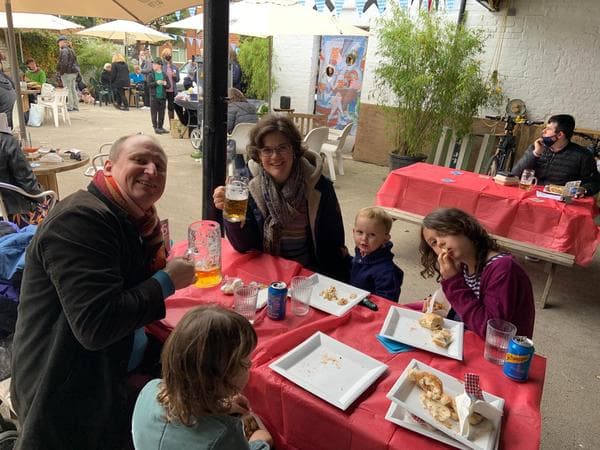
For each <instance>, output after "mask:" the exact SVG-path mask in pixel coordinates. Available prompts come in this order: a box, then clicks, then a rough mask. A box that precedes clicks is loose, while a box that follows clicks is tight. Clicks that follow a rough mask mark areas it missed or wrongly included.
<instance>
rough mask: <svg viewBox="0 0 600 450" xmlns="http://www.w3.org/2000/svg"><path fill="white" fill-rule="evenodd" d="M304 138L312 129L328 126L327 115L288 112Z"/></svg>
mask: <svg viewBox="0 0 600 450" xmlns="http://www.w3.org/2000/svg"><path fill="white" fill-rule="evenodd" d="M288 116H289V117H290V118H291V119H292V120H293V121H294V124H295V125H296V127H297V128H298V130H299V131H300V134H301V135H302V137H303V138H304V137H305V136H306V135H307V134H308V132H309V131H310V130H312V129H313V128H318V127H326V126H327V116H325V115H323V114H304V113H288Z"/></svg>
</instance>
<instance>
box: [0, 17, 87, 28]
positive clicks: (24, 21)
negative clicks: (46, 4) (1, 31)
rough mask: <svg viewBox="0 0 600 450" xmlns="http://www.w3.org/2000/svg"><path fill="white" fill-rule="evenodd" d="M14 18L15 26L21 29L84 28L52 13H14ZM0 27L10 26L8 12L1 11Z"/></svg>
mask: <svg viewBox="0 0 600 450" xmlns="http://www.w3.org/2000/svg"><path fill="white" fill-rule="evenodd" d="M12 18H13V28H19V29H27V30H61V31H64V30H74V29H77V28H83V26H82V25H79V24H78V23H75V22H71V21H69V20H65V19H61V18H60V17H56V16H52V15H50V14H28V13H14V14H13V15H12ZM0 28H8V25H7V22H6V13H0Z"/></svg>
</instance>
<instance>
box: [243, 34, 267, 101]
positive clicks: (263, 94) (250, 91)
mask: <svg viewBox="0 0 600 450" xmlns="http://www.w3.org/2000/svg"><path fill="white" fill-rule="evenodd" d="M238 61H239V63H240V67H241V68H242V72H243V80H244V82H245V83H246V86H247V87H246V97H248V98H257V99H261V100H266V99H267V97H268V90H269V40H268V39H265V38H258V37H245V38H242V39H241V41H240V52H239V53H238ZM272 82H273V86H272V89H275V84H274V81H272Z"/></svg>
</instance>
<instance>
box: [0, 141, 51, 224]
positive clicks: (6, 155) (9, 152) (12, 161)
mask: <svg viewBox="0 0 600 450" xmlns="http://www.w3.org/2000/svg"><path fill="white" fill-rule="evenodd" d="M0 181H1V182H2V183H9V184H12V185H14V186H17V187H20V188H21V189H23V190H25V191H26V192H29V193H30V194H38V193H40V192H42V188H41V186H40V185H39V183H38V181H37V178H36V177H35V174H34V173H33V171H32V170H31V166H30V165H29V163H28V162H27V159H26V158H25V155H24V154H23V152H22V151H21V149H20V148H19V144H18V143H17V141H16V140H15V138H14V137H12V135H10V134H8V133H0ZM2 199H3V200H4V203H5V205H6V209H7V210H8V213H9V214H18V213H24V212H28V211H31V210H33V208H34V204H33V203H31V202H30V201H28V200H27V199H25V198H24V197H23V196H22V195H19V194H16V193H14V192H8V191H7V192H3V193H2Z"/></svg>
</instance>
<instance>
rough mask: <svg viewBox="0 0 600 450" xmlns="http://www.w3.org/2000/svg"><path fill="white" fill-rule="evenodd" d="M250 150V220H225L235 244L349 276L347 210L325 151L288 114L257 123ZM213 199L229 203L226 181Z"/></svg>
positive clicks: (334, 274)
mask: <svg viewBox="0 0 600 450" xmlns="http://www.w3.org/2000/svg"><path fill="white" fill-rule="evenodd" d="M247 151H248V156H249V158H250V160H249V161H248V169H249V171H250V174H251V176H252V179H251V180H250V183H249V191H250V196H249V199H248V210H247V212H246V221H245V222H244V223H241V222H236V223H231V222H228V221H225V231H226V233H227V237H228V238H229V241H230V242H231V244H232V245H233V247H234V248H235V249H236V250H237V251H239V252H246V251H249V250H260V251H264V252H266V253H269V254H272V255H277V256H282V257H284V258H288V259H292V260H294V261H297V262H299V263H300V264H302V265H303V266H305V267H308V268H310V269H313V270H315V271H317V272H319V273H322V274H324V275H328V276H331V277H334V278H337V279H338V280H342V281H344V280H347V278H348V266H347V264H345V263H344V257H345V256H346V255H347V254H348V251H347V249H346V246H345V245H344V242H345V241H344V225H343V222H342V215H341V211H340V206H339V203H338V200H337V197H336V195H335V191H334V189H333V184H332V183H331V181H330V180H329V179H327V178H325V177H324V176H323V175H322V174H321V170H322V164H323V163H322V159H321V157H320V155H317V154H316V153H314V152H311V151H309V150H307V149H305V148H304V147H303V145H302V137H301V136H300V133H299V132H298V130H297V128H296V126H295V125H294V123H293V122H292V121H291V119H289V118H287V117H284V116H267V117H266V118H264V119H263V120H261V121H260V122H259V123H257V124H256V126H255V127H254V128H253V129H252V131H251V132H250V144H249V145H248V147H247ZM213 199H214V202H215V207H216V208H218V209H223V206H224V202H225V188H224V186H219V187H218V188H216V189H215V192H214V194H213Z"/></svg>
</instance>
